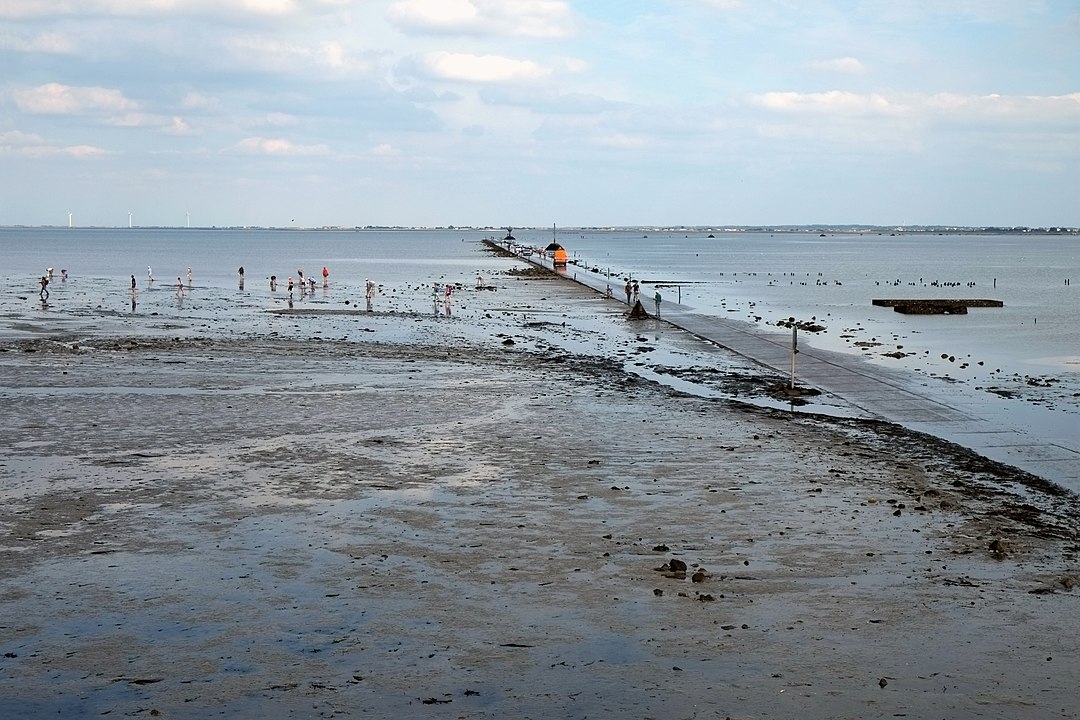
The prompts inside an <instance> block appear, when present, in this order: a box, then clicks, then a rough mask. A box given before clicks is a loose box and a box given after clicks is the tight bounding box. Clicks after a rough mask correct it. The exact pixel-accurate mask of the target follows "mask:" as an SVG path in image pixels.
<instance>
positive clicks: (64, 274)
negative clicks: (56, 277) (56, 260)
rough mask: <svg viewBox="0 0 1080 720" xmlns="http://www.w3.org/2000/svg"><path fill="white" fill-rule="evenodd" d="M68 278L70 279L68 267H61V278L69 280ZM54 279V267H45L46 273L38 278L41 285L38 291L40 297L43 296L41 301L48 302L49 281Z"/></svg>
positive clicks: (65, 280)
mask: <svg viewBox="0 0 1080 720" xmlns="http://www.w3.org/2000/svg"><path fill="white" fill-rule="evenodd" d="M67 279H68V271H67V269H66V268H61V269H60V280H61V281H63V282H67ZM52 281H53V269H52V268H46V269H45V274H44V275H42V276H41V279H40V280H38V285H40V286H41V290H39V291H38V297H40V298H41V302H47V301H48V299H49V283H51V282H52Z"/></svg>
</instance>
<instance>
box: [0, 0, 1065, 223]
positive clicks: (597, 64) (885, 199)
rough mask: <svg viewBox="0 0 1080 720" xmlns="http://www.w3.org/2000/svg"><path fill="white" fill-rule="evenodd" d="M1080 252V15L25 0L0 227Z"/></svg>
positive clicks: (807, 5)
mask: <svg viewBox="0 0 1080 720" xmlns="http://www.w3.org/2000/svg"><path fill="white" fill-rule="evenodd" d="M69 220H70V222H71V223H72V224H73V225H76V226H91V225H94V226H118V227H126V226H127V225H128V224H129V222H130V223H131V224H133V225H137V226H185V225H188V224H190V225H191V226H192V227H208V226H232V225H256V226H278V227H319V226H326V225H340V226H346V227H353V226H366V225H405V226H448V225H454V226H491V227H502V226H507V225H510V226H515V227H543V226H550V225H552V224H553V223H555V224H559V225H561V226H588V227H604V226H627V225H630V226H633V225H654V226H655V225H659V226H664V225H705V226H716V227H723V226H737V225H783V224H811V223H825V224H847V223H853V224H867V225H871V224H873V225H887V226H888V225H965V226H989V225H992V226H1021V225H1022V226H1030V227H1045V226H1068V227H1077V226H1080V2H1078V1H1077V0H0V225H67V224H68V223H69Z"/></svg>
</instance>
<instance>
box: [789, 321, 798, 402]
mask: <svg viewBox="0 0 1080 720" xmlns="http://www.w3.org/2000/svg"><path fill="white" fill-rule="evenodd" d="M790 320H791V389H792V391H794V390H795V356H796V355H798V354H799V328H798V327H797V326H796V325H795V318H790Z"/></svg>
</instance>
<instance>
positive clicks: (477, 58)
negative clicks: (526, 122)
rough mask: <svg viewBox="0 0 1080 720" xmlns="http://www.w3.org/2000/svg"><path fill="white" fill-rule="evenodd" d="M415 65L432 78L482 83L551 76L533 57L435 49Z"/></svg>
mask: <svg viewBox="0 0 1080 720" xmlns="http://www.w3.org/2000/svg"><path fill="white" fill-rule="evenodd" d="M416 68H417V70H418V71H419V72H420V73H421V74H422V75H425V76H427V77H428V78H431V79H436V80H458V81H463V82H469V83H481V84H485V83H509V82H529V81H535V80H541V79H543V78H546V77H548V76H549V75H551V70H550V69H547V68H544V67H541V66H540V65H539V64H537V63H535V62H533V61H532V60H515V59H513V58H508V57H503V56H501V55H472V54H469V53H451V52H434V53H428V54H426V55H423V56H420V57H419V58H417V59H416Z"/></svg>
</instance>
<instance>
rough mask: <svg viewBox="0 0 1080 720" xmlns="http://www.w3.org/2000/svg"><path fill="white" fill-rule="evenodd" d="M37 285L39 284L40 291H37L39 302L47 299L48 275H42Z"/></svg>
mask: <svg viewBox="0 0 1080 720" xmlns="http://www.w3.org/2000/svg"><path fill="white" fill-rule="evenodd" d="M38 285H41V291H40V292H38V297H39V298H41V302H45V301H47V300H48V299H49V276H48V275H42V276H41V279H40V280H38Z"/></svg>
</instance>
